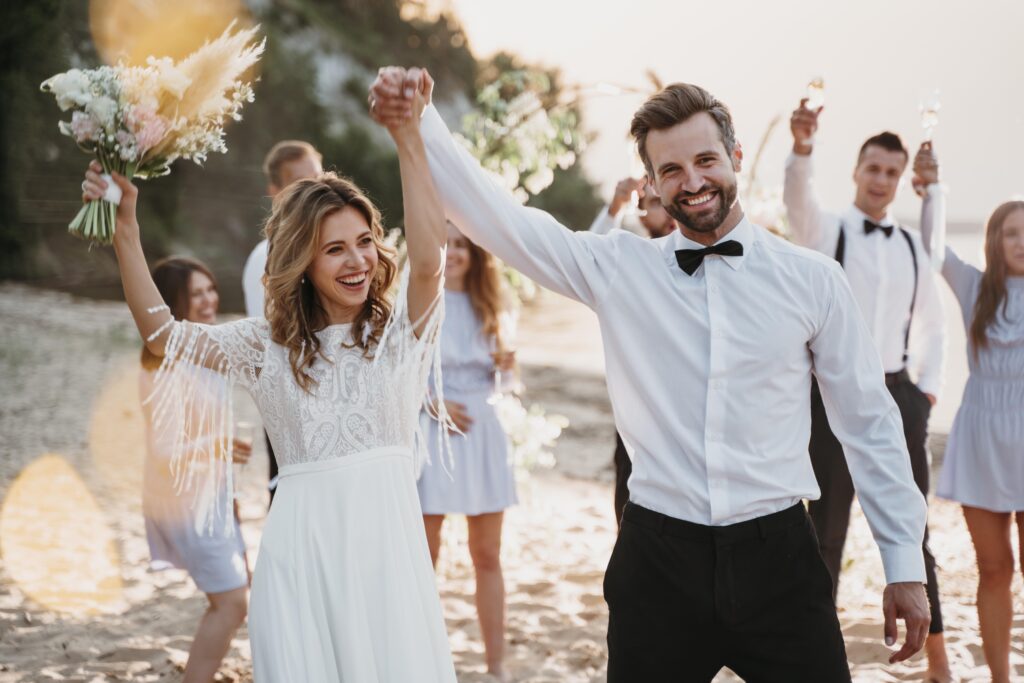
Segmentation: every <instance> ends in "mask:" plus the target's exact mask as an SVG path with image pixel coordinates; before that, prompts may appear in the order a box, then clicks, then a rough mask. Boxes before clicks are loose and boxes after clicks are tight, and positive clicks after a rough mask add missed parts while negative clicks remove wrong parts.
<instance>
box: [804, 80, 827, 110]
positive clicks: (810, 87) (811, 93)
mask: <svg viewBox="0 0 1024 683" xmlns="http://www.w3.org/2000/svg"><path fill="white" fill-rule="evenodd" d="M804 96H805V97H806V98H807V108H808V109H811V110H814V109H820V108H821V107H824V106H825V79H824V78H822V77H821V76H815V77H814V78H812V79H811V80H810V81H808V83H807V92H806V93H805V95H804Z"/></svg>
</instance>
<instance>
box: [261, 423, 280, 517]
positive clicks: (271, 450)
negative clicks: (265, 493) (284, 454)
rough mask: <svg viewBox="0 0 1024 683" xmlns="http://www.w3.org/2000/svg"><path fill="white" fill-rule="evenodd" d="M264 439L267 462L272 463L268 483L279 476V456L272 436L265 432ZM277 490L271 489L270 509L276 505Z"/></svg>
mask: <svg viewBox="0 0 1024 683" xmlns="http://www.w3.org/2000/svg"><path fill="white" fill-rule="evenodd" d="M263 438H264V439H266V441H267V460H269V461H270V478H269V479H267V481H273V480H274V477H276V476H277V456H276V455H274V447H273V446H272V445H271V444H270V435H269V434H267V433H266V432H263ZM276 490H277V489H271V491H270V502H269V503H267V508H268V509H269V508H270V506H271V505H273V503H274V491H276Z"/></svg>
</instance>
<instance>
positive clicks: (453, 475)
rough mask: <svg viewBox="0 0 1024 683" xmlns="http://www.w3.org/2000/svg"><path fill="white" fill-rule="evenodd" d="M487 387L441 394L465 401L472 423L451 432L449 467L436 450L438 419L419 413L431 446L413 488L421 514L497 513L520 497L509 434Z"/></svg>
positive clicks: (449, 398)
mask: <svg viewBox="0 0 1024 683" xmlns="http://www.w3.org/2000/svg"><path fill="white" fill-rule="evenodd" d="M488 393H489V392H484V393H479V394H475V395H468V396H466V395H461V396H459V395H457V396H447V395H446V396H445V398H447V399H448V400H450V401H455V402H457V403H462V404H464V405H465V406H466V410H467V411H468V413H469V416H470V417H471V418H472V419H473V424H472V425H471V426H470V428H469V431H468V432H466V433H465V434H452V435H451V446H452V461H453V462H452V465H451V466H450V469H451V471H450V472H447V471H445V470H446V468H447V467H448V465H447V460H446V461H445V463H442V461H441V460H442V457H443V456H442V454H440V453H438V452H437V443H438V429H439V426H438V423H437V421H436V420H433V419H431V418H430V417H429V416H428V415H426V414H421V416H420V419H421V421H422V422H423V431H424V434H425V435H426V437H427V444H428V446H429V448H430V462H428V463H426V464H425V465H424V466H423V471H422V472H421V473H420V477H419V481H418V482H417V489H418V491H419V494H420V506H421V507H422V508H423V514H425V515H470V516H472V515H483V514H487V513H491V512H501V511H502V510H504V509H505V508H508V507H511V506H513V505H515V504H516V503H518V502H519V498H518V496H517V495H516V478H515V469H514V466H513V463H512V461H511V454H512V451H511V448H510V447H509V442H508V435H506V434H505V430H504V429H503V428H502V426H501V422H499V421H498V416H497V414H496V413H495V412H494V406H492V405H490V404H488V403H487V396H488Z"/></svg>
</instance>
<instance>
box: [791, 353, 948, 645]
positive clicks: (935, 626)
mask: <svg viewBox="0 0 1024 683" xmlns="http://www.w3.org/2000/svg"><path fill="white" fill-rule="evenodd" d="M885 384H886V386H887V387H888V388H889V393H890V394H892V397H893V400H894V401H896V405H897V406H898V407H899V409H900V415H902V416H903V432H904V435H905V436H906V439H907V450H908V451H909V453H910V467H911V469H912V470H913V473H914V482H915V483H917V487H918V488H919V489H920V490H921V493H922V494H923V495H924V496H925V497H926V498H927V496H928V483H929V481H928V480H929V472H928V451H927V440H928V417H929V416H930V415H931V410H932V406H931V402H930V401H929V400H928V397H927V396H925V395H924V393H922V392H921V390H920V389H918V388H917V386H916V385H915V384H914V383H913V382H912V381H910V376H909V375H907V373H906V371H902V372H896V373H891V374H889V375H886V376H885ZM810 453H811V464H812V465H813V466H814V474H815V476H816V477H817V479H818V486H819V487H820V488H821V498H819V499H818V500H814V501H811V502H810V504H809V506H808V509H809V512H810V515H811V520H812V521H813V522H814V528H815V531H816V532H817V534H818V540H819V542H820V544H821V554H822V556H823V557H824V559H825V565H826V566H827V567H828V571H829V574H831V575H832V584H833V588H832V599H833V600H835V598H836V594H837V593H838V590H839V573H840V571H841V569H842V562H843V546H844V545H845V544H846V530H847V527H849V525H850V508H851V506H852V505H853V496H854V489H853V480H852V479H851V478H850V470H849V468H848V467H847V465H846V458H845V457H844V456H843V447H842V445H841V444H840V443H839V440H838V439H836V437H835V435H834V434H833V433H832V429H831V428H830V427H829V425H828V417H827V416H826V414H825V405H824V404H823V403H822V400H821V392H820V391H819V390H818V384H817V382H815V383H814V384H813V385H812V386H811V442H810ZM922 549H923V551H924V567H925V574H926V579H927V581H928V583H927V585H926V586H925V590H926V592H927V593H928V603H929V605H930V606H931V615H932V623H931V626H929V632H930V633H942V630H943V627H942V608H941V605H940V603H939V584H938V579H937V578H936V575H935V556H934V555H932V551H931V550H930V549H929V547H928V528H927V527H925V532H924V546H923V548H922Z"/></svg>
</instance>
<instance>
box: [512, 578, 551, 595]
mask: <svg viewBox="0 0 1024 683" xmlns="http://www.w3.org/2000/svg"><path fill="white" fill-rule="evenodd" d="M554 587H555V584H554V583H552V582H551V581H529V582H524V583H520V584H517V585H516V587H515V590H516V591H521V592H523V593H526V594H527V595H538V594H540V593H544V592H545V591H549V590H553V589H554Z"/></svg>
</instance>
